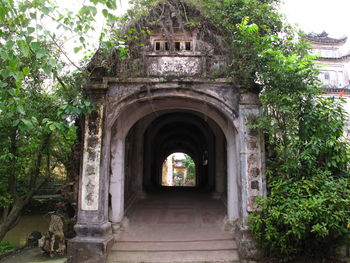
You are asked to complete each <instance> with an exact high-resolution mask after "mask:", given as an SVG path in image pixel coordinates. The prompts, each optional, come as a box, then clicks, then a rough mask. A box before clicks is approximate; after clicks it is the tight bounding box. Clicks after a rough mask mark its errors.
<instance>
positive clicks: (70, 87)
mask: <svg viewBox="0 0 350 263" xmlns="http://www.w3.org/2000/svg"><path fill="white" fill-rule="evenodd" d="M84 3H85V4H84V5H82V6H81V8H80V9H79V10H78V11H76V12H73V11H70V10H63V9H61V8H60V7H59V6H57V5H56V4H55V2H53V1H47V0H35V1H19V0H18V1H17V0H15V1H13V0H3V1H1V2H0V112H1V114H0V162H1V165H0V200H1V202H0V208H1V209H2V214H3V220H2V222H1V225H0V240H1V239H2V238H3V237H4V235H5V234H6V232H7V231H8V230H10V229H11V228H12V227H14V226H15V225H16V222H17V220H18V218H19V216H20V215H21V211H22V209H23V208H24V207H25V205H26V204H28V203H29V201H30V199H31V198H32V196H33V195H34V194H35V192H36V191H37V190H38V189H39V188H40V187H41V185H42V184H43V183H44V182H45V181H46V180H48V179H49V178H51V177H53V176H55V175H58V173H61V172H62V166H67V164H68V163H69V156H70V153H71V151H72V150H71V147H72V145H73V144H74V143H75V142H76V140H77V126H75V123H76V121H77V120H78V119H79V116H80V115H81V114H84V113H88V112H90V111H91V110H92V109H93V108H94V106H93V105H92V104H91V103H90V102H88V101H87V100H85V99H84V96H83V94H82V86H83V85H84V84H85V82H84V79H87V73H86V72H85V69H84V68H83V67H81V66H78V65H77V64H75V63H74V62H73V60H72V59H70V58H69V56H68V55H67V54H68V53H67V52H66V51H65V50H64V44H65V43H66V41H68V40H69V39H68V37H66V35H69V36H70V35H72V36H73V37H75V39H76V42H75V43H76V47H75V48H74V51H77V52H78V51H79V50H82V49H85V50H86V49H87V48H88V43H89V41H88V36H89V35H91V34H92V32H93V31H94V22H95V17H96V15H97V12H98V10H99V8H97V5H99V6H101V5H105V8H104V9H103V11H101V12H103V15H104V16H105V19H106V24H107V26H108V25H111V24H112V23H114V21H115V19H116V17H115V16H114V15H113V12H114V10H115V9H116V2H115V0H90V1H85V2H84ZM61 34H62V35H61ZM109 36H110V35H109V33H108V30H107V29H106V28H105V29H103V30H102V33H101V37H100V40H101V41H102V40H103V42H104V43H108V42H110V43H115V41H111V40H110V39H109ZM109 47H110V48H115V46H113V44H110V45H109ZM87 53H89V52H87ZM92 55H93V54H92V53H90V55H86V57H85V58H86V59H89V58H90V57H91V56H92ZM67 61H68V62H69V65H67ZM72 65H73V66H74V67H75V68H77V71H76V72H73V73H70V71H71V69H69V67H71V66H72Z"/></svg>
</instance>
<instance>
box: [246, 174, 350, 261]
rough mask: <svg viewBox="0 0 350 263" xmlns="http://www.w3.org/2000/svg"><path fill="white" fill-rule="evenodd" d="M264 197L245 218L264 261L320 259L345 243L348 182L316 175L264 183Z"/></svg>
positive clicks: (349, 204)
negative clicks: (270, 258) (267, 193)
mask: <svg viewBox="0 0 350 263" xmlns="http://www.w3.org/2000/svg"><path fill="white" fill-rule="evenodd" d="M269 187H270V191H271V192H270V196H269V198H267V199H260V200H259V201H258V204H259V205H260V210H259V211H258V212H255V213H253V214H251V215H250V226H251V231H252V232H253V233H254V235H255V236H256V238H257V240H258V242H259V244H260V245H261V247H262V248H264V249H265V251H266V252H267V253H268V255H269V256H273V257H278V258H283V259H284V260H285V261H288V260H289V259H295V258H297V257H298V256H302V255H308V256H314V257H317V258H320V257H321V256H327V255H329V253H332V252H334V249H335V248H336V247H337V246H339V245H341V244H344V243H346V242H349V238H350V219H349V218H350V217H349V214H350V200H349V196H350V181H349V178H348V177H347V178H346V177H338V178H334V177H332V176H330V174H328V173H327V172H323V171H319V172H318V173H315V174H313V175H312V176H310V177H302V178H301V179H296V178H282V177H278V176H271V177H270V178H269Z"/></svg>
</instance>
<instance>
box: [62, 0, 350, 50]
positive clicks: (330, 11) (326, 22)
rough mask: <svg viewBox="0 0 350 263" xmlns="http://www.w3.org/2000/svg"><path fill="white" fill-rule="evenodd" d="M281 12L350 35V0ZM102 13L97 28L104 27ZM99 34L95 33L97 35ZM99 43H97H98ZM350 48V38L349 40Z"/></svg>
mask: <svg viewBox="0 0 350 263" xmlns="http://www.w3.org/2000/svg"><path fill="white" fill-rule="evenodd" d="M82 2H83V0H60V2H59V4H60V5H61V6H64V7H66V8H69V9H75V8H78V7H79V6H80V5H81V3H82ZM117 2H118V5H119V7H118V12H117V13H118V14H122V13H124V12H125V10H126V9H127V8H128V7H129V4H128V0H120V1H119V0H118V1H117ZM281 12H282V13H284V14H285V15H286V17H287V20H288V21H289V22H290V23H292V24H297V25H298V26H299V27H300V29H301V30H302V31H304V32H305V33H310V32H315V33H321V32H322V31H324V30H325V31H326V32H328V33H329V35H330V36H331V37H342V36H344V35H346V36H349V37H350V0H282V4H281ZM102 18H103V17H102V15H100V16H99V17H98V20H99V21H98V23H97V25H96V28H97V29H98V28H100V27H102V23H103V22H102V21H101V20H102ZM98 35H99V34H95V36H96V37H97V36H98ZM95 41H96V40H95ZM96 44H97V43H95V45H96ZM347 44H348V49H349V50H350V39H349V40H348V43H347Z"/></svg>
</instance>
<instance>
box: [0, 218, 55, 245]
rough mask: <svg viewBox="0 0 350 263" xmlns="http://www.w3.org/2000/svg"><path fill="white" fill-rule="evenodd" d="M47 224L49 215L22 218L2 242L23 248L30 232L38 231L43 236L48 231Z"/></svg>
mask: <svg viewBox="0 0 350 263" xmlns="http://www.w3.org/2000/svg"><path fill="white" fill-rule="evenodd" d="M49 223H50V216H49V215H25V216H22V217H21V219H20V221H19V222H18V224H17V226H16V227H15V228H13V229H12V230H10V231H9V232H8V233H7V234H6V236H5V238H4V240H3V241H7V242H9V243H11V244H14V245H17V246H23V245H25V244H26V242H27V238H28V236H29V235H30V234H31V233H32V232H34V231H39V232H40V233H41V234H45V233H46V232H47V231H48V230H49Z"/></svg>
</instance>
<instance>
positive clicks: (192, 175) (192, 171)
mask: <svg viewBox="0 0 350 263" xmlns="http://www.w3.org/2000/svg"><path fill="white" fill-rule="evenodd" d="M183 162H184V164H185V167H186V170H187V178H189V179H191V180H195V179H196V165H195V163H194V161H193V160H192V158H191V157H190V156H188V155H187V154H185V159H184V160H183Z"/></svg>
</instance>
